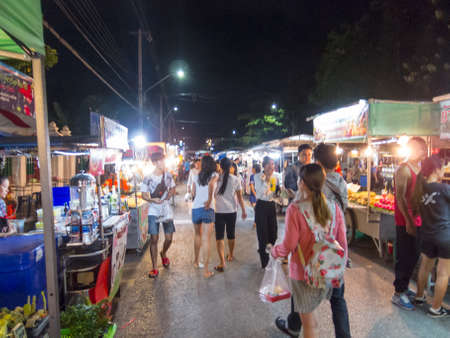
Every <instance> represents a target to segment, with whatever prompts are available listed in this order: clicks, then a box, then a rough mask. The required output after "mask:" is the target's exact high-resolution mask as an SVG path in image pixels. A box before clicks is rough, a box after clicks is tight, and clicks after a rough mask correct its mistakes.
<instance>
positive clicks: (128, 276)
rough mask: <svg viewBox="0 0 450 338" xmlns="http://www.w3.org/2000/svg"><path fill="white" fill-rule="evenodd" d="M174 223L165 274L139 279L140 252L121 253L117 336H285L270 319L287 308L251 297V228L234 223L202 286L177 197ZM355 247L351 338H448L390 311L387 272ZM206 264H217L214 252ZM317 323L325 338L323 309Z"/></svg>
mask: <svg viewBox="0 0 450 338" xmlns="http://www.w3.org/2000/svg"><path fill="white" fill-rule="evenodd" d="M175 218H176V222H175V223H176V229H177V231H176V233H175V236H174V243H173V245H172V247H171V249H170V251H169V257H170V259H171V262H172V263H171V267H170V269H164V268H163V267H162V266H161V268H160V276H159V278H158V279H156V280H151V279H149V278H148V277H147V272H148V270H149V269H150V257H149V253H148V249H147V250H146V252H145V254H144V255H143V256H142V257H138V256H136V254H135V253H134V252H129V253H128V254H127V257H126V264H125V271H124V278H123V284H122V288H121V298H120V301H119V305H118V308H117V311H116V316H115V320H116V322H117V323H118V326H119V330H118V333H117V337H285V336H284V335H282V334H281V333H280V332H279V331H278V330H277V329H276V328H275V326H274V319H275V317H277V316H280V315H284V314H286V313H287V312H288V311H289V307H290V306H289V302H287V301H283V302H279V303H276V304H265V303H262V302H261V301H260V299H259V297H258V294H257V290H258V288H259V284H260V282H261V279H262V276H263V271H262V270H261V268H260V265H259V259H258V256H257V252H256V247H257V241H256V231H255V230H254V229H252V221H251V220H248V221H246V222H242V221H241V220H240V221H239V222H238V225H237V232H236V233H237V237H236V238H237V244H236V252H235V256H236V259H235V261H234V262H232V263H231V264H229V265H228V266H227V269H226V271H225V273H222V274H216V275H215V276H213V277H212V278H211V279H209V280H205V279H204V278H203V275H202V273H201V270H197V269H195V268H194V267H193V266H192V261H193V236H194V233H193V226H192V224H191V222H190V215H189V211H188V210H187V207H186V205H185V203H184V202H183V201H182V200H181V197H178V198H177V208H176V216H175ZM250 219H251V215H250ZM279 221H280V222H279V225H280V226H279V238H282V235H283V232H284V224H282V221H283V220H282V218H280V219H279ZM162 237H163V236H162ZM161 240H162V239H161ZM160 244H162V243H160ZM356 247H357V248H356V249H355V250H352V252H351V253H350V256H351V258H352V260H353V268H352V269H349V270H348V271H347V272H346V299H347V303H348V307H349V313H350V325H351V330H352V335H353V337H396V338H400V337H449V336H450V318H443V319H431V318H428V317H427V316H426V315H425V313H424V311H423V310H421V309H418V310H417V311H413V312H405V311H402V310H400V309H398V308H396V307H394V306H393V305H392V304H391V302H390V298H391V295H392V280H393V274H392V272H391V271H390V270H391V269H389V268H387V267H386V266H385V264H384V263H381V262H380V261H379V260H378V259H373V257H372V256H373V255H374V254H375V249H374V248H373V247H372V244H371V242H370V241H364V240H362V241H359V242H357V243H356ZM213 263H214V264H216V263H218V259H217V255H216V253H215V251H214V255H213ZM317 319H318V323H319V332H320V337H333V336H334V330H333V324H332V320H331V311H330V306H329V303H328V302H324V303H322V304H321V306H320V307H319V309H318V311H317ZM122 327H124V328H122Z"/></svg>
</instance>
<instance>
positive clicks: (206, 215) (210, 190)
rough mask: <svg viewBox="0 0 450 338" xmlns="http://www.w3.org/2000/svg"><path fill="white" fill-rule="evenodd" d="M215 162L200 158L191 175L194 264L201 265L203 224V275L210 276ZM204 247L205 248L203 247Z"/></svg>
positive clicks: (211, 159) (205, 157)
mask: <svg viewBox="0 0 450 338" xmlns="http://www.w3.org/2000/svg"><path fill="white" fill-rule="evenodd" d="M216 169H217V167H216V162H215V161H214V159H213V158H212V157H211V156H204V157H203V158H202V163H201V169H200V172H199V174H198V175H196V176H194V177H193V180H192V181H193V184H192V194H193V200H194V201H193V202H192V223H194V229H195V240H194V253H195V259H194V265H195V266H196V267H197V268H201V267H202V266H203V264H202V263H200V248H201V246H202V234H203V230H204V229H203V225H204V227H206V253H204V258H205V262H204V268H205V271H204V275H205V277H206V278H209V277H211V276H212V275H213V274H214V273H213V272H212V271H209V269H208V264H209V259H210V256H211V237H212V233H213V231H214V229H213V226H214V220H215V217H214V190H215V187H216V183H217V179H218V175H217V173H216ZM204 249H205V248H204Z"/></svg>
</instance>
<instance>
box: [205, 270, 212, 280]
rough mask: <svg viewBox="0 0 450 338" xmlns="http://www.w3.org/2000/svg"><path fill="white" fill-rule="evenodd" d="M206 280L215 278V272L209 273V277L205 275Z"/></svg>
mask: <svg viewBox="0 0 450 338" xmlns="http://www.w3.org/2000/svg"><path fill="white" fill-rule="evenodd" d="M203 276H204V277H205V278H206V279H209V278H211V277H212V276H214V272H212V271H209V273H208V276H205V275H203Z"/></svg>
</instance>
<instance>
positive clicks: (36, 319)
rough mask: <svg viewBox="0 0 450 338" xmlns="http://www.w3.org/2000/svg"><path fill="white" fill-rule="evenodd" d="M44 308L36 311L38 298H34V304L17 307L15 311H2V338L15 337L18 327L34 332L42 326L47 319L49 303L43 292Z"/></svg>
mask: <svg viewBox="0 0 450 338" xmlns="http://www.w3.org/2000/svg"><path fill="white" fill-rule="evenodd" d="M42 297H43V301H44V308H43V309H40V310H37V311H36V296H33V302H32V303H30V297H29V296H28V302H27V304H25V305H24V306H23V307H21V306H17V307H16V308H15V309H14V310H9V309H8V308H6V307H3V308H1V309H0V337H2V338H3V337H15V335H14V331H15V330H16V329H17V328H18V326H22V328H23V327H25V328H26V329H27V330H33V329H35V328H37V327H38V326H40V324H41V323H43V321H44V320H46V319H47V304H46V303H47V302H46V299H45V294H44V292H42Z"/></svg>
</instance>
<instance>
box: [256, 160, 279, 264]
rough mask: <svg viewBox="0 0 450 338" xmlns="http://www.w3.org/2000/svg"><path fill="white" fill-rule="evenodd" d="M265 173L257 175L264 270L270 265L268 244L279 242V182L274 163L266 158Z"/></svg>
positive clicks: (261, 255)
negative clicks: (277, 209) (277, 208)
mask: <svg viewBox="0 0 450 338" xmlns="http://www.w3.org/2000/svg"><path fill="white" fill-rule="evenodd" d="M262 166H263V170H264V171H263V172H261V173H259V174H256V175H255V192H256V206H255V223H256V234H257V236H258V252H259V256H260V259H261V267H262V268H263V269H264V268H265V267H266V265H267V263H269V254H268V253H267V252H266V246H267V244H269V243H270V244H275V242H276V240H277V236H278V234H277V232H278V223H277V212H276V207H275V202H274V198H275V194H276V191H277V187H279V182H278V178H277V176H276V175H275V174H274V167H275V165H274V161H273V160H272V159H271V158H270V157H268V156H266V157H264V159H263V164H262Z"/></svg>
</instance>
